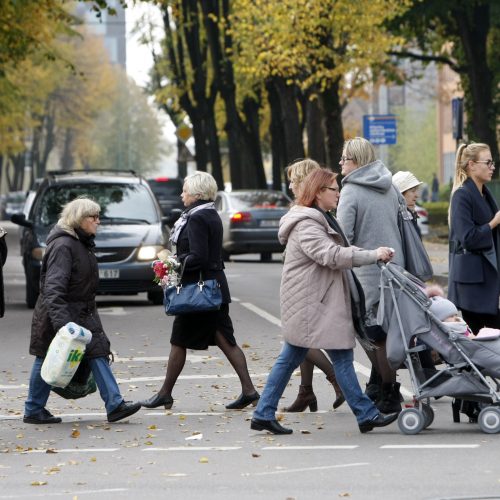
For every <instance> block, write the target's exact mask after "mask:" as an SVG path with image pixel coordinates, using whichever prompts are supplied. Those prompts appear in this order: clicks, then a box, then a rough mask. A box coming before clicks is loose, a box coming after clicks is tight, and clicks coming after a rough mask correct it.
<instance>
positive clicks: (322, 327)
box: [278, 206, 377, 349]
mask: <svg viewBox="0 0 500 500" xmlns="http://www.w3.org/2000/svg"><path fill="white" fill-rule="evenodd" d="M278 236H279V239H280V242H281V243H282V244H285V245H286V254H285V262H284V267H283V274H282V278H281V288H280V303H281V324H282V330H283V336H284V338H285V340H286V341H287V342H288V343H289V344H292V345H296V346H300V347H309V348H322V349H352V348H353V347H354V346H355V341H354V326H353V323H352V316H351V299H350V290H349V282H348V280H347V277H346V275H345V270H346V269H351V268H352V267H353V265H357V266H359V265H367V264H373V263H374V262H376V261H377V253H376V251H375V250H362V249H361V248H358V247H354V246H350V247H345V246H343V241H342V237H341V236H340V235H339V234H338V233H337V232H335V231H334V230H333V229H332V228H331V227H330V226H329V224H328V223H327V221H326V219H325V217H324V215H323V214H322V213H321V212H319V211H318V210H316V209H314V208H308V207H302V206H295V207H293V208H292V209H291V210H290V211H289V212H288V213H287V214H286V215H285V216H284V217H282V219H281V221H280V228H279V233H278Z"/></svg>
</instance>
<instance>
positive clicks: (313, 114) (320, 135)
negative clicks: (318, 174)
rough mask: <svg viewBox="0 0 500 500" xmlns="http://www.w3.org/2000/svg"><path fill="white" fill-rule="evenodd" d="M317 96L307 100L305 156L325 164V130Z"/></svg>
mask: <svg viewBox="0 0 500 500" xmlns="http://www.w3.org/2000/svg"><path fill="white" fill-rule="evenodd" d="M323 127H324V120H323V116H322V110H321V107H320V105H319V102H318V98H316V99H313V100H310V99H308V100H307V119H306V129H307V156H308V157H309V158H312V159H313V160H316V161H317V162H318V163H319V164H321V165H325V164H326V150H325V140H326V138H325V131H324V128H323Z"/></svg>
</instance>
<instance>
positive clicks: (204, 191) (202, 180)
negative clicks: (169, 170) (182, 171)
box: [184, 171, 218, 201]
mask: <svg viewBox="0 0 500 500" xmlns="http://www.w3.org/2000/svg"><path fill="white" fill-rule="evenodd" d="M184 188H185V190H186V192H187V193H188V194H189V195H191V196H194V197H195V198H197V199H198V200H210V201H214V200H215V197H216V195H217V190H218V188H217V182H215V179H214V178H213V177H212V176H211V175H210V174H209V173H208V172H201V171H197V172H195V173H194V174H191V175H188V176H187V177H186V178H185V179H184Z"/></svg>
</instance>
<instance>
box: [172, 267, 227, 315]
mask: <svg viewBox="0 0 500 500" xmlns="http://www.w3.org/2000/svg"><path fill="white" fill-rule="evenodd" d="M186 260H187V259H186ZM186 260H184V264H183V266H182V270H181V274H180V276H179V284H178V285H176V286H169V287H167V288H165V290H164V292H163V293H164V298H163V304H164V306H165V313H166V314H167V315H168V316H177V315H182V314H195V313H202V312H209V311H217V310H219V309H220V306H221V305H222V292H221V289H220V285H219V283H218V282H217V280H215V279H210V280H204V279H203V275H202V272H201V270H200V277H199V280H198V283H188V284H186V285H183V284H182V276H183V275H184V269H185V267H186Z"/></svg>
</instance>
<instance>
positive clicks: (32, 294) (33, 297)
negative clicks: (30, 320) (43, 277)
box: [26, 273, 39, 309]
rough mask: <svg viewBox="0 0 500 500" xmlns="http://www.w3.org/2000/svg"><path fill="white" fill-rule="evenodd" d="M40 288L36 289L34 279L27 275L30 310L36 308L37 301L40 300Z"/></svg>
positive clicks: (27, 301)
mask: <svg viewBox="0 0 500 500" xmlns="http://www.w3.org/2000/svg"><path fill="white" fill-rule="evenodd" d="M38 293H39V290H38V287H35V284H34V283H33V278H32V277H31V276H30V275H29V274H28V273H27V274H26V305H27V306H28V308H29V309H33V308H34V307H35V304H36V301H37V299H38Z"/></svg>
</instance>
